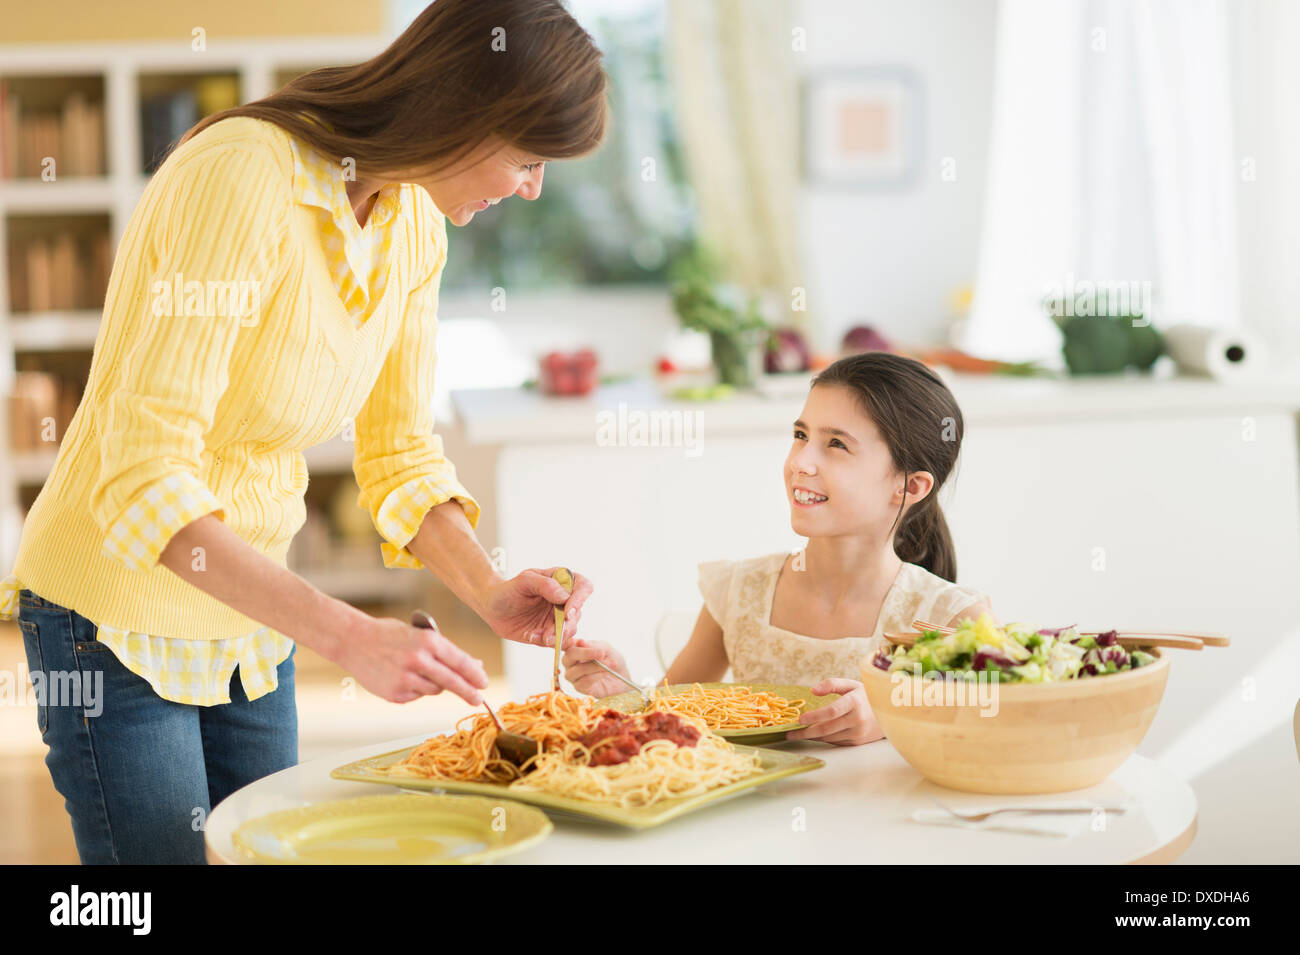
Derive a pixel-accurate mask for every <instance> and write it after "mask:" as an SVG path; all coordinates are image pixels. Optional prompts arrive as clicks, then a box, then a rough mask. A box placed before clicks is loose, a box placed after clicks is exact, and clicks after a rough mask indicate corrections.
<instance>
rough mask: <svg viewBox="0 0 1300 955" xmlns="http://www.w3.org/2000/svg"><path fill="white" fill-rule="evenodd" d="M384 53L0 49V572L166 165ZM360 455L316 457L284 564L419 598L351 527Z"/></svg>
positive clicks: (257, 43) (290, 48) (71, 46)
mask: <svg viewBox="0 0 1300 955" xmlns="http://www.w3.org/2000/svg"><path fill="white" fill-rule="evenodd" d="M384 43H385V40H384V39H383V38H382V37H379V36H375V37H361V38H335V37H310V38H308V37H302V38H275V39H248V40H240V41H237V42H233V41H230V42H228V43H227V44H222V46H221V48H220V49H218V48H216V45H215V44H214V45H210V46H209V49H207V50H204V51H193V50H191V49H190V48H189V46H188V43H174V42H166V43H163V42H126V41H123V42H109V43H68V44H58V45H24V46H4V45H0V90H2V92H0V257H3V267H0V395H3V396H4V406H5V407H4V408H3V413H0V449H2V450H3V453H2V454H0V574H5V573H8V570H9V568H10V567H11V566H12V564H13V558H14V556H15V554H16V552H17V546H18V539H19V535H20V533H21V528H22V520H23V515H24V513H25V512H26V509H27V508H28V507H30V505H31V503H32V501H33V500H34V499H35V497H36V495H37V493H39V491H40V488H41V486H42V484H43V483H44V481H45V478H46V476H47V475H48V474H49V472H50V468H51V466H52V465H53V462H54V458H55V455H56V453H57V448H58V440H59V439H61V437H62V435H63V429H64V428H65V427H66V426H67V424H68V422H69V421H70V419H71V416H72V413H73V412H74V411H75V409H76V407H77V403H78V401H79V400H80V397H81V390H82V388H84V385H85V382H86V377H87V375H88V373H89V368H90V359H91V354H92V351H93V349H94V345H95V340H96V337H97V336H98V334H99V326H100V318H101V313H102V308H103V300H104V291H105V287H106V285H107V277H108V271H109V269H111V264H112V255H113V253H114V251H115V250H116V248H117V246H118V243H119V242H120V241H121V238H122V234H123V232H124V230H125V228H126V225H127V222H128V221H129V220H130V217H131V213H132V211H133V210H134V208H135V206H136V204H137V203H138V201H139V199H140V195H141V194H142V192H143V191H144V188H145V185H146V184H147V183H148V181H149V175H150V172H151V170H152V168H154V167H155V165H156V164H155V162H154V161H155V160H156V158H157V154H158V153H159V152H160V151H161V150H163V149H165V148H166V146H167V145H168V144H169V143H170V142H171V141H173V140H174V139H175V138H176V137H177V136H179V135H180V133H181V132H184V130H185V129H188V128H189V126H190V125H192V124H193V123H194V122H196V121H197V120H198V119H200V118H202V116H205V115H207V114H208V113H210V112H213V111H215V110H217V109H222V108H224V107H225V106H226V105H235V104H236V103H240V102H248V101H250V100H254V99H258V98H259V97H262V96H264V95H266V94H267V93H269V92H271V91H272V90H273V89H275V88H277V87H278V86H280V85H282V84H283V83H285V82H287V81H288V80H289V79H291V78H292V77H294V76H296V75H298V74H300V73H303V72H306V71H307V70H310V69H314V68H316V67H320V66H327V65H339V64H346V63H355V62H360V61H362V60H366V59H369V58H370V57H371V56H373V55H374V54H375V53H376V52H378V51H379V50H380V49H382V48H383V46H384ZM46 157H53V159H54V163H53V167H52V168H48V167H49V163H48V160H47V158H46ZM351 450H352V445H351V444H349V443H347V442H345V441H344V440H343V439H342V438H341V437H340V438H335V439H334V440H332V441H330V442H327V443H325V444H322V445H318V446H317V447H314V448H311V449H309V450H308V451H307V452H306V454H305V456H306V459H307V465H308V469H309V471H310V473H311V476H312V482H311V485H310V486H309V488H308V513H309V519H308V526H305V527H304V528H303V531H302V532H301V533H300V535H299V537H300V540H298V539H296V540H295V543H294V547H293V548H292V549H291V551H290V556H289V562H290V566H291V567H294V569H295V570H297V571H298V572H300V573H302V574H303V575H304V576H306V577H307V578H308V579H309V580H312V581H313V583H315V584H316V586H318V587H321V589H323V590H326V591H327V592H329V593H331V594H334V595H337V596H339V597H340V598H342V599H345V600H352V601H357V602H365V601H372V602H382V601H385V600H403V599H409V598H411V597H413V596H414V595H416V594H418V593H421V592H422V590H423V589H424V588H426V587H427V584H428V579H427V577H426V576H425V575H423V574H413V573H393V572H390V571H387V570H386V569H385V568H384V567H383V564H382V560H381V558H380V554H379V541H380V538H379V536H378V535H377V534H376V533H375V532H374V530H373V528H371V529H370V534H371V535H372V538H371V539H370V540H361V539H359V538H360V537H361V535H362V533H363V530H362V529H360V528H358V527H357V526H356V524H355V521H354V519H353V518H352V517H349V516H348V515H347V513H346V512H347V498H348V497H351V499H352V501H353V503H352V505H351V506H352V509H353V510H356V511H357V513H358V514H361V512H360V509H358V508H356V505H355V496H356V488H355V481H354V479H353V477H352V455H351ZM363 516H364V515H363ZM341 522H346V523H349V524H351V525H352V526H351V531H350V533H348V534H343V533H342V532H341V531H340V529H339V527H338V525H339V524H340V523H341Z"/></svg>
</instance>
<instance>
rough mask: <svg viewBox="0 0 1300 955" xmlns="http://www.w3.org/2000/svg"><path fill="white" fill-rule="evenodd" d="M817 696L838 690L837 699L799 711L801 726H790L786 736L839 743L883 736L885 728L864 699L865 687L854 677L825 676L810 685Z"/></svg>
mask: <svg viewBox="0 0 1300 955" xmlns="http://www.w3.org/2000/svg"><path fill="white" fill-rule="evenodd" d="M812 691H813V692H814V693H816V694H817V695H818V696H825V695H827V694H828V693H839V694H841V696H840V698H839V699H838V700H835V701H833V702H831V703H827V704H826V705H825V706H821V707H818V708H817V709H815V710H809V711H808V712H806V713H800V714H799V722H800V723H805V724H807V726H806V727H805V728H804V729H798V730H791V731H790V732H789V733H787V734H786V738H787V739H817V740H821V741H822V742H823V743H835V744H837V745H839V746H857V745H858V744H859V743H871V742H874V741H876V740H878V739H884V738H885V734H884V731H883V730H881V728H880V724H879V723H878V722H876V717H875V716H874V715H873V714H872V712H871V704H869V703H868V702H867V691H866V690H864V689H863V688H862V684H861V683H859V682H858V681H857V680H841V679H835V678H831V679H827V680H822V681H821V682H820V683H818V684H817V685H816V686H814V687H813V688H812Z"/></svg>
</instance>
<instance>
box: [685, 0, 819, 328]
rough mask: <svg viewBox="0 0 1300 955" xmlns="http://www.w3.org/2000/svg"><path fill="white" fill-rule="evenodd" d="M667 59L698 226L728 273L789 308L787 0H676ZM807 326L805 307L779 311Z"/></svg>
mask: <svg viewBox="0 0 1300 955" xmlns="http://www.w3.org/2000/svg"><path fill="white" fill-rule="evenodd" d="M668 17H669V36H668V39H669V51H670V55H669V57H668V59H669V65H670V67H671V70H672V74H673V87H674V90H675V94H676V95H675V103H676V107H677V116H678V121H679V129H680V131H681V135H682V140H683V146H684V152H685V159H686V165H687V171H688V175H689V178H690V181H691V185H692V188H693V191H694V193H695V200H696V204H697V209H698V215H699V231H700V234H701V236H702V238H703V239H704V240H705V241H706V242H707V243H708V244H709V246H710V247H711V248H712V249H713V251H714V252H716V253H717V254H719V255H720V257H721V258H722V259H723V263H722V264H723V265H724V266H725V267H726V269H727V271H728V273H729V276H730V278H731V279H732V280H733V281H734V282H735V283H736V284H738V285H740V286H742V287H744V288H745V289H747V290H752V291H759V290H766V291H768V292H769V293H771V296H772V298H773V300H774V301H779V302H781V303H783V304H784V307H785V309H789V307H790V300H791V290H792V289H794V288H795V287H801V286H803V285H804V280H803V278H802V276H801V271H800V268H799V258H798V243H797V233H798V230H797V221H798V220H797V216H796V194H797V191H798V187H799V114H798V78H797V75H796V72H795V70H794V68H793V64H792V55H793V54H792V30H793V28H794V27H795V25H796V24H795V20H794V17H793V15H792V6H791V3H790V0H672V2H671V3H670V5H669V8H668ZM780 320H781V321H787V320H788V321H790V322H791V323H792V324H801V325H803V326H804V328H805V330H806V329H807V312H804V311H801V312H796V313H794V314H793V315H788V314H787V313H781V319H780Z"/></svg>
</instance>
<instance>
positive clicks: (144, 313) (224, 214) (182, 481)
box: [90, 141, 289, 572]
mask: <svg viewBox="0 0 1300 955" xmlns="http://www.w3.org/2000/svg"><path fill="white" fill-rule="evenodd" d="M287 188H288V187H287V185H286V184H285V182H284V177H283V173H282V171H281V168H280V166H279V165H278V163H277V162H276V160H275V157H274V155H273V154H272V153H271V152H270V149H269V147H267V146H266V145H265V144H262V143H256V142H251V141H250V142H248V143H239V144H237V145H236V147H235V148H231V147H229V146H225V147H223V148H220V149H217V148H215V147H214V148H198V149H195V150H193V151H190V152H189V153H187V154H185V155H183V156H182V155H177V156H174V157H173V158H172V161H171V162H168V163H164V164H163V167H162V168H161V169H160V170H159V171H158V173H157V174H156V176H155V180H154V181H153V182H151V183H150V187H149V188H148V189H147V190H146V192H145V195H144V196H143V197H142V199H141V201H140V206H139V207H138V209H137V211H136V216H135V219H134V220H133V227H132V228H131V229H129V230H128V233H127V235H126V236H125V237H124V238H123V241H122V245H121V248H120V250H119V261H118V262H117V263H115V269H114V271H115V273H119V274H115V275H114V279H115V280H118V279H119V278H120V282H118V281H115V282H114V283H113V284H114V285H115V286H116V287H117V290H116V291H115V292H110V297H109V299H108V302H107V304H106V307H105V321H110V320H111V321H114V322H120V323H123V324H124V341H125V344H123V345H122V346H121V348H120V351H119V353H118V354H119V355H120V358H118V360H117V361H118V364H117V367H116V368H114V369H112V370H111V371H110V374H109V379H110V382H109V386H108V388H107V391H106V397H105V399H104V402H103V404H102V405H101V408H100V410H99V412H98V424H99V452H100V465H99V472H98V476H97V479H96V481H95V484H94V486H93V487H92V489H91V493H90V508H91V512H92V516H93V517H94V520H95V522H96V523H97V525H98V526H99V528H100V529H101V530H102V531H103V534H104V537H103V540H102V542H101V550H102V552H103V553H104V555H106V556H107V557H109V558H111V559H113V560H116V561H118V562H119V563H122V564H124V565H125V566H127V567H129V568H131V569H132V570H136V571H140V572H147V571H150V570H152V569H153V568H154V567H155V566H156V565H157V563H158V559H159V556H160V555H161V554H162V551H163V550H164V549H165V548H166V546H167V543H168V542H169V541H170V540H171V538H172V537H173V536H175V534H176V533H177V532H178V531H179V530H181V529H182V528H183V527H185V526H186V525H187V524H189V523H191V522H192V521H194V520H196V519H198V518H199V517H202V516H204V515H205V514H211V513H215V514H216V515H217V516H218V517H220V518H221V519H223V520H224V519H225V511H224V508H223V507H222V503H221V501H220V500H218V498H217V496H216V495H215V494H214V493H213V491H212V489H211V488H210V487H209V486H208V485H207V484H206V483H205V481H204V479H203V476H202V468H201V456H202V453H203V449H204V447H205V436H206V435H207V434H208V433H209V431H210V429H211V427H212V422H213V416H214V413H215V409H216V406H217V403H218V401H219V399H220V398H221V396H222V394H223V393H224V392H225V391H226V388H227V386H228V385H229V382H230V369H229V362H230V356H231V353H232V352H233V350H234V346H235V340H236V338H237V336H238V335H239V332H240V329H241V328H245V327H248V326H250V325H252V324H255V323H256V322H257V321H259V320H261V318H262V316H261V315H260V314H259V312H258V310H257V307H258V305H259V304H260V303H261V302H263V301H265V300H266V299H267V297H268V294H269V291H270V290H269V288H268V287H267V283H268V281H269V280H270V276H271V274H272V270H273V268H274V266H275V260H276V250H277V248H278V243H279V242H281V241H282V240H283V236H284V230H285V225H286V222H287V220H286V218H285V215H286V203H285V202H284V201H282V199H281V197H282V196H288V195H289V193H288V192H286V191H284V190H286V189H287ZM134 222H139V223H143V224H145V225H143V226H142V228H140V229H139V230H138V231H137V230H136V229H135V227H134ZM195 282H198V283H200V284H199V285H197V286H196V285H193V284H192V283H195ZM178 290H179V291H181V292H182V294H181V295H180V296H179V297H178V296H176V295H175V294H174V293H175V292H176V291H178Z"/></svg>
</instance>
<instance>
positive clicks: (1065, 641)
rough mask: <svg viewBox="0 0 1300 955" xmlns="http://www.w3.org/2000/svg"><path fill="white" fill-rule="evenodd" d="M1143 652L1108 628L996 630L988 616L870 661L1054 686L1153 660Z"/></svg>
mask: <svg viewBox="0 0 1300 955" xmlns="http://www.w3.org/2000/svg"><path fill="white" fill-rule="evenodd" d="M1155 659H1156V658H1155V656H1154V655H1153V654H1151V653H1148V652H1147V651H1146V650H1142V649H1137V648H1135V649H1133V650H1128V649H1126V648H1124V647H1122V646H1120V644H1119V641H1118V633H1117V632H1116V631H1114V630H1110V631H1108V632H1106V633H1101V634H1097V635H1096V636H1085V635H1083V634H1081V633H1079V631H1078V630H1077V629H1075V628H1074V627H1060V628H1057V629H1047V630H1036V629H1034V628H1033V627H1030V626H1028V625H1026V624H1021V623H1013V624H1008V625H1007V626H1006V627H999V626H998V625H997V624H995V623H994V622H993V618H992V617H990V616H989V615H988V614H983V615H982V616H981V617H980V618H979V619H978V620H963V621H961V623H960V624H959V625H958V627H957V630H956V632H954V633H947V634H945V633H940V632H939V631H937V630H926V631H924V632H923V633H922V634H921V636H919V637H917V638H916V643H915V644H914V645H912V646H910V647H904V646H898V647H894V648H893V649H892V651H891V650H881V651H880V652H879V653H877V654H876V656H875V657H874V658H873V660H872V663H873V664H874V665H875V666H877V667H879V668H880V669H882V670H888V671H891V672H892V671H895V670H903V671H910V672H912V673H914V674H916V675H917V676H921V675H929V674H936V675H938V674H942V675H944V676H945V677H949V678H953V679H966V680H974V679H975V678H976V675H977V674H979V673H987V674H989V675H990V676H992V677H993V679H995V680H998V681H1004V682H1011V683H1054V682H1057V681H1059V680H1077V679H1084V678H1086V677H1093V676H1104V675H1105V674H1107V673H1118V672H1119V671H1120V670H1134V669H1137V668H1138V667H1142V666H1146V665H1148V664H1150V663H1154V662H1155Z"/></svg>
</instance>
